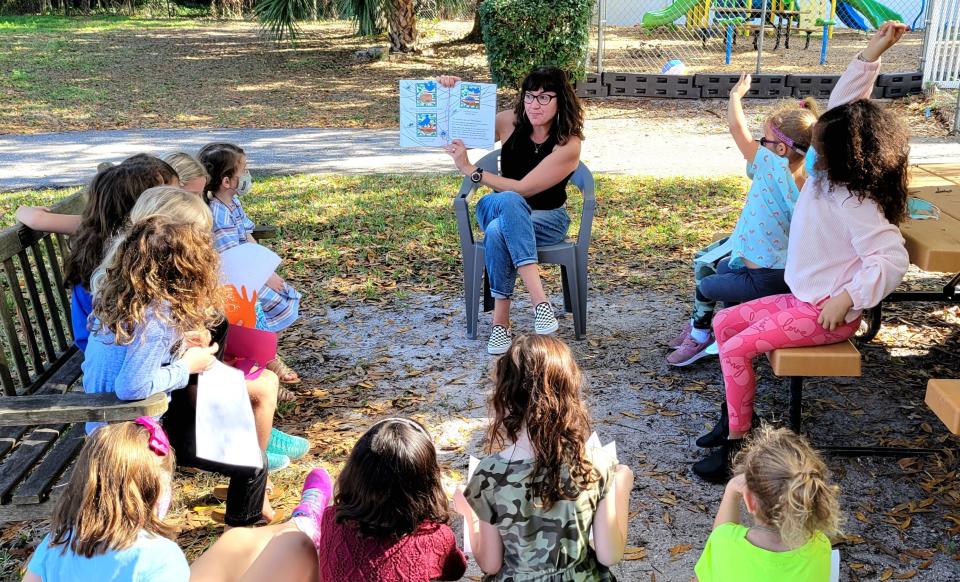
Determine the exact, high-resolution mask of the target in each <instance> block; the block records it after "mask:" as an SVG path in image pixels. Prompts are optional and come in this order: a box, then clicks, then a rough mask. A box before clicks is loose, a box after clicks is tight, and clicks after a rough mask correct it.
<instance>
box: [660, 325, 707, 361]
mask: <svg viewBox="0 0 960 582" xmlns="http://www.w3.org/2000/svg"><path fill="white" fill-rule="evenodd" d="M712 343H713V334H712V333H711V334H710V335H709V336H708V337H707V339H706V340H705V341H702V342H698V341H697V340H695V339H693V338H692V337H691V336H687V339H685V340H683V343H682V344H680V347H679V348H677V349H676V350H674V352H673V353H672V354H670V355H669V356H667V363H668V364H670V365H671V366H678V367H679V366H687V365H689V364H692V363H694V362H696V361H697V360H699V359H700V358H703V357H706V356H710V355H713V354H711V353H710V352H708V351H707V348H708V347H710V344H712Z"/></svg>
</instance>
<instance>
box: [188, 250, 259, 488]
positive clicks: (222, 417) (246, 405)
mask: <svg viewBox="0 0 960 582" xmlns="http://www.w3.org/2000/svg"><path fill="white" fill-rule="evenodd" d="M242 246H247V245H242ZM251 246H252V245H251ZM196 431H197V435H196V436H197V456H198V457H200V458H201V459H206V460H208V461H215V462H217V463H225V464H228V465H240V466H243V467H255V468H257V469H260V468H262V467H263V458H262V456H261V455H260V444H259V442H257V428H256V425H255V424H254V422H253V408H252V407H251V405H250V397H249V396H248V395H247V383H246V380H244V379H243V372H241V371H240V370H237V369H235V368H231V367H230V366H228V365H226V364H224V363H223V362H220V361H216V360H215V361H214V362H213V365H212V366H211V367H210V369H208V370H206V371H205V372H202V373H201V374H200V378H199V381H198V382H197V426H196Z"/></svg>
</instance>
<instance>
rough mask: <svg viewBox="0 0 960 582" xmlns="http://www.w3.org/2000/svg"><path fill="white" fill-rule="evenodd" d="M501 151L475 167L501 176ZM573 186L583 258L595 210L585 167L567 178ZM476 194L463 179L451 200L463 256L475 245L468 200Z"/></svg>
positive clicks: (470, 182) (589, 173) (594, 195)
mask: <svg viewBox="0 0 960 582" xmlns="http://www.w3.org/2000/svg"><path fill="white" fill-rule="evenodd" d="M499 161H500V150H494V151H492V152H490V153H489V154H487V155H485V156H483V157H482V158H480V159H479V160H477V162H476V165H477V166H478V167H480V168H483V171H484V172H489V173H493V174H498V175H499V174H500V168H499ZM570 182H571V183H573V185H574V186H576V187H577V189H579V190H580V192H581V194H582V195H583V211H582V214H581V216H580V231H579V232H578V233H577V243H576V244H577V250H578V251H579V253H580V254H582V255H586V252H587V248H588V247H589V246H590V235H591V232H592V229H593V215H594V213H595V211H596V208H597V198H596V192H595V185H594V181H593V174H592V173H591V172H590V170H589V169H588V168H587V166H586V165H585V164H584V163H583V162H580V165H578V166H577V169H576V171H574V172H573V175H572V176H571V177H570ZM476 190H477V184H474V183H473V182H472V181H471V180H470V177H469V176H465V177H464V178H463V182H461V184H460V191H459V192H458V193H457V197H456V198H454V199H453V208H454V212H455V213H456V216H457V231H458V232H459V233H460V245H461V247H462V248H463V250H464V252H466V251H467V249H468V248H469V247H470V246H473V244H474V243H475V240H476V239H474V237H473V227H472V226H471V225H472V223H471V222H470V208H469V205H468V203H467V199H468V198H470V195H471V194H473V193H474V192H475V191H476Z"/></svg>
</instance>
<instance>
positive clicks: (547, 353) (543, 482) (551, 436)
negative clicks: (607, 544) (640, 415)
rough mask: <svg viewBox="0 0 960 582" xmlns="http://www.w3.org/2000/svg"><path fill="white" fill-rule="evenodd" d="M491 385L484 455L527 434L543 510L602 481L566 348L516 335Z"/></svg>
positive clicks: (577, 375) (578, 377)
mask: <svg viewBox="0 0 960 582" xmlns="http://www.w3.org/2000/svg"><path fill="white" fill-rule="evenodd" d="M494 383H495V386H494V389H493V394H492V395H491V397H490V407H491V408H492V409H493V410H492V412H493V421H492V422H491V424H490V428H489V429H488V431H487V451H488V452H490V453H492V452H494V451H495V450H498V449H502V448H503V447H504V445H506V443H507V442H511V443H515V442H517V439H518V438H519V436H520V435H521V434H522V432H523V431H524V430H525V431H526V432H527V436H528V437H529V438H530V444H531V446H532V448H533V457H534V458H533V474H532V480H533V483H532V484H531V488H532V493H533V495H534V496H535V497H537V498H539V499H540V501H541V502H542V503H543V506H544V508H545V509H550V508H551V507H553V504H554V503H556V502H557V501H560V500H562V499H568V500H569V499H576V498H577V496H578V495H579V494H580V492H581V491H584V490H586V489H587V488H588V487H589V486H590V485H591V484H593V483H595V482H596V481H598V480H599V479H600V475H599V473H598V472H597V471H596V469H594V467H593V463H591V462H590V459H589V457H588V456H587V444H586V443H587V437H588V436H589V434H590V415H589V413H588V412H587V407H586V405H585V404H584V403H583V400H581V394H580V391H581V387H582V385H583V373H582V372H581V371H580V367H579V366H577V362H576V361H575V360H574V359H573V353H572V352H571V351H570V348H569V347H568V346H567V344H565V343H563V342H562V341H560V340H558V339H556V338H553V337H550V336H546V335H522V336H519V337H517V338H516V339H515V340H514V341H513V344H512V345H511V346H510V350H509V351H507V353H506V354H504V355H503V356H501V357H500V359H499V360H498V361H497V364H496V370H495V372H494Z"/></svg>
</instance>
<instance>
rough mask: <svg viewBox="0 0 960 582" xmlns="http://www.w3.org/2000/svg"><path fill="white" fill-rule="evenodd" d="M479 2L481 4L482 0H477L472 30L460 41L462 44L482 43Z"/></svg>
mask: <svg viewBox="0 0 960 582" xmlns="http://www.w3.org/2000/svg"><path fill="white" fill-rule="evenodd" d="M480 2H483V0H477V7H476V8H475V9H474V12H473V28H472V29H471V30H470V32H469V33H468V34H467V36H465V37H463V38H462V39H460V40H462V41H463V42H483V30H482V28H481V27H480Z"/></svg>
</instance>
